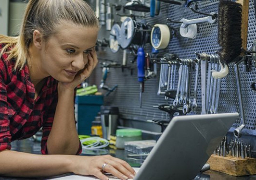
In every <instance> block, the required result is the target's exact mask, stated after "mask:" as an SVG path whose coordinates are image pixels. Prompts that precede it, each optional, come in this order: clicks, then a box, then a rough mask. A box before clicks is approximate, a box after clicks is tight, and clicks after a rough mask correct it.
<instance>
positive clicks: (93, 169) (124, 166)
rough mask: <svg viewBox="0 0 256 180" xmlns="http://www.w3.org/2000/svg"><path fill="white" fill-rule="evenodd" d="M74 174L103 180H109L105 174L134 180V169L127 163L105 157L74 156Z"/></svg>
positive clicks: (108, 156)
mask: <svg viewBox="0 0 256 180" xmlns="http://www.w3.org/2000/svg"><path fill="white" fill-rule="evenodd" d="M72 158H73V159H72V164H73V167H74V168H73V170H72V172H73V173H75V174H80V175H93V176H96V177H97V178H99V179H101V180H108V177H107V176H106V175H104V173H110V174H112V175H114V176H116V177H118V178H120V179H133V178H134V176H135V171H134V169H133V168H132V167H131V166H130V165H129V164H128V163H127V162H125V161H123V160H121V159H118V158H115V157H112V156H110V155H104V156H90V157H85V156H73V157H72Z"/></svg>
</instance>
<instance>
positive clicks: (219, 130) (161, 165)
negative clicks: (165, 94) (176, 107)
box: [134, 113, 239, 180]
mask: <svg viewBox="0 0 256 180" xmlns="http://www.w3.org/2000/svg"><path fill="white" fill-rule="evenodd" d="M238 118H239V114H238V113H223V114H205V115H187V116H175V117H174V118H172V120H171V122H170V123H169V124H168V126H167V128H166V129H165V131H164V132H163V134H162V135H161V137H160V138H159V140H158V141H157V144H156V145H155V146H154V148H153V149H152V151H151V152H150V154H149V155H148V157H147V158H146V160H145V161H144V162H143V164H142V166H141V168H140V169H139V171H138V173H137V174H136V176H135V179H134V180H183V179H184V180H191V179H194V178H195V177H196V176H197V174H198V173H199V172H200V170H201V169H202V167H203V165H204V164H205V163H206V162H207V160H208V159H209V157H210V156H211V155H212V153H213V151H214V150H215V149H216V148H217V146H218V145H219V143H220V142H221V140H222V139H223V137H224V136H225V135H226V133H227V132H228V130H229V129H230V128H231V126H232V124H233V123H234V122H235V121H236V120H237V119H238Z"/></svg>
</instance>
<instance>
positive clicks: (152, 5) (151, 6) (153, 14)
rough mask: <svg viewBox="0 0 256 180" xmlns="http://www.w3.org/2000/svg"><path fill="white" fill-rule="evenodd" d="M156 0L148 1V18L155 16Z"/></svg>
mask: <svg viewBox="0 0 256 180" xmlns="http://www.w3.org/2000/svg"><path fill="white" fill-rule="evenodd" d="M155 9H156V0H150V16H151V17H154V16H155Z"/></svg>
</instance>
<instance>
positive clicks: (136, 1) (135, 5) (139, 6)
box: [124, 0, 150, 12]
mask: <svg viewBox="0 0 256 180" xmlns="http://www.w3.org/2000/svg"><path fill="white" fill-rule="evenodd" d="M124 9H128V10H132V11H139V12H150V7H148V6H146V5H144V4H143V3H141V1H140V0H132V1H131V2H128V3H126V4H125V6H124Z"/></svg>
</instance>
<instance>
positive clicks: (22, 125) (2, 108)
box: [0, 44, 81, 154]
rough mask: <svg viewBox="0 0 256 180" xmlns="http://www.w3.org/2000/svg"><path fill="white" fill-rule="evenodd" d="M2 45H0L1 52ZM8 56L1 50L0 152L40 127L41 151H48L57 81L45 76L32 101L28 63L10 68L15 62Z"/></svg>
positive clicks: (33, 91) (55, 101) (32, 89)
mask: <svg viewBox="0 0 256 180" xmlns="http://www.w3.org/2000/svg"><path fill="white" fill-rule="evenodd" d="M2 46H3V45H2V44H0V52H1V49H2ZM7 57H8V55H7V54H6V53H3V54H2V55H1V59H0V151H2V150H5V149H11V141H14V140H18V139H25V138H28V137H31V136H33V135H34V134H35V133H36V132H37V131H38V130H39V129H40V128H41V127H43V128H42V130H43V136H42V141H41V152H42V154H47V139H48V135H49V133H50V131H51V128H52V123H53V118H54V114H55V109H56V105H57V101H58V99H57V98H58V95H57V89H58V88H57V87H58V82H57V81H56V80H55V79H53V78H52V77H47V79H46V82H45V84H44V85H43V87H42V90H41V92H40V94H39V95H38V97H37V98H36V99H35V100H34V96H35V88H34V85H33V84H32V82H31V79H30V76H29V69H28V66H27V65H25V66H24V68H22V70H20V71H13V67H14V65H15V61H14V60H10V61H7V60H6V59H7ZM79 152H81V146H80V149H79V150H78V153H79Z"/></svg>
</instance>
